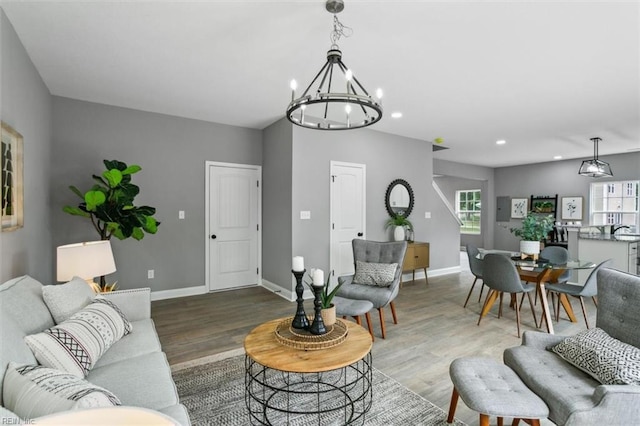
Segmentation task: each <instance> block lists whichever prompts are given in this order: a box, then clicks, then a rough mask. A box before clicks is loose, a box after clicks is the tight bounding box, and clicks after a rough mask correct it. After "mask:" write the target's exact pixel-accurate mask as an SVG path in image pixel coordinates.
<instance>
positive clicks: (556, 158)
mask: <svg viewBox="0 0 640 426" xmlns="http://www.w3.org/2000/svg"><path fill="white" fill-rule="evenodd" d="M553 159H554V160H562V155H554V156H553Z"/></svg>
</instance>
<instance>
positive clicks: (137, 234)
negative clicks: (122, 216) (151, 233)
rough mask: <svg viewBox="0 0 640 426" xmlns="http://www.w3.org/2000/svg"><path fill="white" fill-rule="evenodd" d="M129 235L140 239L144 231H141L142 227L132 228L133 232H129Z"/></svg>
mask: <svg viewBox="0 0 640 426" xmlns="http://www.w3.org/2000/svg"><path fill="white" fill-rule="evenodd" d="M131 236H132V237H133V238H135V239H136V240H138V241H140V240H141V239H143V238H144V232H142V228H133V232H132V233H131Z"/></svg>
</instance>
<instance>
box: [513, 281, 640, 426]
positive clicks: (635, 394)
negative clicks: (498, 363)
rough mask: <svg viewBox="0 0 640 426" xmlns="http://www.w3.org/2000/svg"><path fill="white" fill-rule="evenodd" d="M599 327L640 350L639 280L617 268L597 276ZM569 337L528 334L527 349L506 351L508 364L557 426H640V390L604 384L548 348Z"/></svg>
mask: <svg viewBox="0 0 640 426" xmlns="http://www.w3.org/2000/svg"><path fill="white" fill-rule="evenodd" d="M596 327H598V328H601V329H603V330H604V331H605V332H607V333H608V334H609V335H610V336H611V337H613V338H615V339H618V340H620V341H622V342H624V343H627V344H630V345H633V346H635V347H640V277H639V276H637V275H631V274H627V273H624V272H619V271H616V270H613V269H606V268H605V269H602V270H600V271H599V272H598V313H597V321H596ZM565 337H566V336H558V335H551V334H546V333H539V332H531V331H528V332H525V333H524V336H523V339H522V345H521V346H518V347H514V348H509V349H507V350H505V352H504V362H505V364H506V365H508V366H509V367H511V369H513V370H514V371H515V372H516V373H517V374H518V376H520V378H521V379H522V381H523V382H524V383H525V384H526V385H527V387H529V388H530V389H531V390H532V391H533V392H535V393H536V394H537V395H538V396H540V397H541V398H542V399H543V400H544V401H545V402H546V403H547V405H548V406H549V419H550V420H551V421H553V422H554V423H556V424H558V425H567V426H570V425H571V426H573V425H576V426H577V425H580V426H584V425H632V424H636V425H637V424H640V386H636V385H602V384H600V382H598V381H597V380H595V379H594V378H592V377H591V376H590V375H588V374H587V373H585V372H583V371H581V370H579V369H577V368H575V367H573V366H572V365H570V364H569V363H567V362H566V361H564V360H563V359H562V358H561V357H560V356H558V355H556V354H555V353H554V352H551V351H549V350H547V347H550V346H554V345H556V344H558V343H560V342H561V341H562V340H563V339H564V338H565Z"/></svg>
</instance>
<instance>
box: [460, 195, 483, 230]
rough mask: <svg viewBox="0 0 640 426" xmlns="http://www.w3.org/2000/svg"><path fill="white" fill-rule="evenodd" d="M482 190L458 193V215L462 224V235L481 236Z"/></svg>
mask: <svg viewBox="0 0 640 426" xmlns="http://www.w3.org/2000/svg"><path fill="white" fill-rule="evenodd" d="M480 212H481V203H480V190H479V189H469V190H463V191H456V214H457V215H458V218H459V219H460V221H461V222H462V226H461V227H460V233H461V234H480Z"/></svg>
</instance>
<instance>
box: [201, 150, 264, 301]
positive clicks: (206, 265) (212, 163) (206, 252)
mask: <svg viewBox="0 0 640 426" xmlns="http://www.w3.org/2000/svg"><path fill="white" fill-rule="evenodd" d="M210 166H214V167H228V168H233V169H250V170H256V171H257V172H258V181H259V191H258V217H257V221H258V241H257V244H258V254H257V263H258V271H259V272H258V278H257V283H258V285H260V283H261V282H262V166H258V165H255V164H237V163H222V162H219V161H209V160H206V161H205V162H204V170H205V172H204V174H205V178H204V229H205V233H204V256H205V257H204V285H205V287H206V288H207V291H211V289H210V288H209V276H210V273H211V272H210V266H209V235H211V232H210V229H209V209H210V203H209V194H210V188H209V179H210V172H209V171H210V169H211V168H210ZM229 290H232V289H229Z"/></svg>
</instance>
